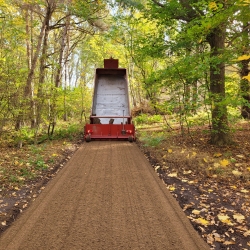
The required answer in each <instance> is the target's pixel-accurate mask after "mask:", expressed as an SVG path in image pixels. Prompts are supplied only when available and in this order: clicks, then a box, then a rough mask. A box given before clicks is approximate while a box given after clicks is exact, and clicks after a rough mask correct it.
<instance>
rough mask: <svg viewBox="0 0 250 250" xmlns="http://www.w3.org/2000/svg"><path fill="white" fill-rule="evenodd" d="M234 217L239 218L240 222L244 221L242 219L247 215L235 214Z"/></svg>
mask: <svg viewBox="0 0 250 250" xmlns="http://www.w3.org/2000/svg"><path fill="white" fill-rule="evenodd" d="M233 218H234V219H235V220H237V222H238V223H242V221H243V220H244V219H245V216H244V215H242V214H234V215H233Z"/></svg>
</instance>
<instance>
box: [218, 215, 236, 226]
mask: <svg viewBox="0 0 250 250" xmlns="http://www.w3.org/2000/svg"><path fill="white" fill-rule="evenodd" d="M218 219H219V220H220V221H221V222H223V223H225V224H227V225H230V226H232V225H233V223H232V222H231V221H230V218H229V216H228V215H224V214H218Z"/></svg>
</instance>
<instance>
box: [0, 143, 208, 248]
mask: <svg viewBox="0 0 250 250" xmlns="http://www.w3.org/2000/svg"><path fill="white" fill-rule="evenodd" d="M0 249H1V250H16V249H19V250H21V249H23V250H34V249H35V250H47V249H51V250H57V249H60V250H69V249H70V250H73V249H77V250H81V249H83V250H88V249H92V250H93V249H94V250H95V249H102V250H104V249H109V250H118V249H125V250H128V249H134V250H135V249H143V250H145V249H147V250H150V249H164V250H166V249H168V250H173V249H176V250H180V249H182V250H185V249H186V250H196V249H199V250H206V249H209V247H208V246H207V245H206V244H205V243H204V241H203V240H202V239H201V238H200V237H199V235H198V233H197V232H196V231H195V230H194V229H193V228H192V226H191V224H190V222H189V221H188V219H187V218H186V216H185V214H184V213H183V212H182V210H181V208H180V207H179V205H178V204H177V202H176V201H175V200H174V198H173V197H172V196H171V194H170V193H169V192H168V191H167V189H166V188H165V186H164V184H163V183H162V181H161V180H160V179H159V178H158V176H157V175H156V173H155V172H154V170H153V168H152V167H151V166H150V164H149V163H148V161H147V160H146V158H145V157H144V155H143V154H142V153H141V152H140V150H139V148H138V147H137V146H136V144H134V143H129V142H119V141H101V142H98V141H94V142H90V143H88V144H87V143H84V144H83V145H82V146H81V147H80V149H79V150H78V151H77V152H76V153H75V154H74V156H73V157H72V158H71V160H70V161H69V162H68V163H67V165H66V166H65V167H64V168H63V169H62V170H61V171H60V172H59V173H58V175H57V176H56V177H55V178H54V179H53V180H52V181H51V182H50V183H49V184H48V185H47V186H46V188H45V190H44V191H43V192H42V193H41V195H40V196H39V197H38V198H37V199H36V200H35V201H34V202H33V203H32V204H31V206H30V207H29V208H28V209H27V210H26V211H25V212H24V213H23V214H22V215H21V216H20V218H19V219H18V220H17V221H16V222H15V223H14V224H13V225H12V226H11V227H10V228H9V229H7V230H6V231H5V232H4V233H3V235H2V236H1V238H0Z"/></svg>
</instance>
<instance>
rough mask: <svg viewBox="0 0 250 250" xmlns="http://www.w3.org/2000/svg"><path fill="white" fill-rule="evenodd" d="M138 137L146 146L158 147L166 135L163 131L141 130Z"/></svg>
mask: <svg viewBox="0 0 250 250" xmlns="http://www.w3.org/2000/svg"><path fill="white" fill-rule="evenodd" d="M138 137H139V140H141V141H142V142H143V145H144V146H145V147H157V146H159V145H160V143H161V142H162V141H163V140H164V139H165V135H164V134H163V133H162V132H153V133H150V132H148V131H147V132H143V131H141V132H140V133H139V136H138Z"/></svg>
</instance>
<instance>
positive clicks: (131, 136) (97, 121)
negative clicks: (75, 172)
mask: <svg viewBox="0 0 250 250" xmlns="http://www.w3.org/2000/svg"><path fill="white" fill-rule="evenodd" d="M118 65H119V61H118V60H117V59H113V58H110V59H104V68H97V69H96V73H95V83H94V95H93V103H92V110H91V115H90V122H89V124H86V125H85V127H84V139H85V141H86V142H90V141H91V140H102V139H103V140H128V141H130V142H133V141H134V140H135V127H134V125H133V123H132V117H131V112H130V105H129V92H128V80H127V71H126V69H124V68H119V66H118Z"/></svg>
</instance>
